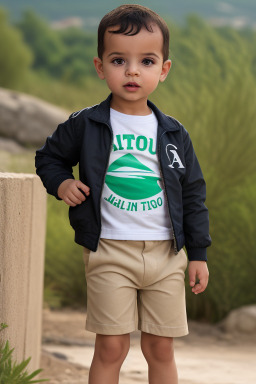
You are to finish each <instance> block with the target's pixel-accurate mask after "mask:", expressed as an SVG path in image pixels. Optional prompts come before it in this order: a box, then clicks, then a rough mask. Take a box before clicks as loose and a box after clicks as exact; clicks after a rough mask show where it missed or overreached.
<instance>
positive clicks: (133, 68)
mask: <svg viewBox="0 0 256 384" xmlns="http://www.w3.org/2000/svg"><path fill="white" fill-rule="evenodd" d="M125 74H126V76H139V75H140V72H139V68H138V66H137V64H136V63H128V64H127V68H126V71H125Z"/></svg>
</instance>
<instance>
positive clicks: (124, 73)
mask: <svg viewBox="0 0 256 384" xmlns="http://www.w3.org/2000/svg"><path fill="white" fill-rule="evenodd" d="M115 29H118V28H117V27H116V28H115V27H113V28H109V30H110V31H113V30H115ZM152 29H153V32H149V31H147V30H146V29H145V28H142V29H141V31H140V32H139V33H138V34H136V35H134V36H127V35H123V34H114V33H109V32H108V30H107V31H106V33H105V37H104V48H105V50H104V53H103V57H102V60H100V59H99V58H94V65H95V68H96V71H97V73H98V76H99V77H100V79H106V82H107V85H108V87H109V89H110V90H111V92H112V100H111V107H112V108H114V109H116V110H118V111H120V112H123V113H127V114H141V115H147V114H149V113H150V112H149V108H148V106H147V98H148V96H149V95H150V94H151V93H152V92H153V91H154V90H155V89H156V87H157V85H158V83H159V81H164V80H165V78H166V76H167V74H168V72H169V69H170V67H171V61H170V60H166V61H165V62H163V53H162V47H163V36H162V33H161V30H160V28H159V27H158V26H156V25H152Z"/></svg>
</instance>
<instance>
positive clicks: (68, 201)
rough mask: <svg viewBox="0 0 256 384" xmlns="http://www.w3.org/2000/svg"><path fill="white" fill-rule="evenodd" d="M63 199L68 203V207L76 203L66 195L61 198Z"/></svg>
mask: <svg viewBox="0 0 256 384" xmlns="http://www.w3.org/2000/svg"><path fill="white" fill-rule="evenodd" d="M63 201H64V202H65V203H66V204H67V205H69V206H70V207H75V206H76V205H77V204H75V203H73V201H71V200H70V199H69V198H68V197H67V196H66V197H65V198H64V199H63Z"/></svg>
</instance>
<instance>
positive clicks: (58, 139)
mask: <svg viewBox="0 0 256 384" xmlns="http://www.w3.org/2000/svg"><path fill="white" fill-rule="evenodd" d="M71 116H72V115H71ZM71 116H70V118H69V119H68V120H67V121H66V122H65V123H62V124H59V125H58V128H57V129H56V131H55V132H54V133H53V134H52V136H49V137H48V138H47V140H46V143H45V145H44V146H43V147H42V148H40V149H39V150H37V151H36V157H35V166H36V173H37V174H38V176H39V177H40V178H41V180H42V182H43V184H44V186H45V188H46V190H47V192H48V193H49V194H51V195H53V196H55V197H56V198H57V199H58V200H60V198H59V197H58V194H57V191H58V187H59V186H60V184H61V183H62V182H63V181H64V180H66V179H71V178H73V179H74V176H73V167H74V166H75V165H76V164H77V163H78V161H79V155H80V142H81V138H80V135H79V130H78V127H77V126H76V124H75V123H76V121H75V119H74V118H72V117H71Z"/></svg>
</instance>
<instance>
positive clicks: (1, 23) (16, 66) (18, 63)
mask: <svg viewBox="0 0 256 384" xmlns="http://www.w3.org/2000/svg"><path fill="white" fill-rule="evenodd" d="M0 36H1V39H0V52H1V55H0V85H1V86H2V87H13V86H16V85H17V84H18V83H20V82H21V81H22V79H23V77H24V75H25V74H26V73H27V72H28V71H29V68H30V65H31V62H32V58H33V55H32V52H31V51H30V49H29V47H28V46H27V45H26V44H25V43H24V41H23V39H22V34H21V33H20V32H19V31H18V30H17V29H16V28H14V27H13V26H11V25H9V23H8V20H7V16H6V12H5V11H4V10H2V9H0Z"/></svg>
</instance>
